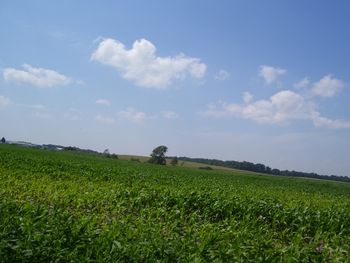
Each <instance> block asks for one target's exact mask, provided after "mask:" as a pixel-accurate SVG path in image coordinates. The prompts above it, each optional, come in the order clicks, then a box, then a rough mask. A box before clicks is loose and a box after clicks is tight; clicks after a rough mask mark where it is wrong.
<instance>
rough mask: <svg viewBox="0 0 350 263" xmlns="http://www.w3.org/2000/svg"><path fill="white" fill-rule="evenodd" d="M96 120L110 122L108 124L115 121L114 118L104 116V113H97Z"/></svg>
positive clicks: (103, 122)
mask: <svg viewBox="0 0 350 263" xmlns="http://www.w3.org/2000/svg"><path fill="white" fill-rule="evenodd" d="M95 121H97V122H99V123H102V124H108V125H110V124H113V123H115V119H114V118H111V117H107V116H103V115H97V116H96V117H95Z"/></svg>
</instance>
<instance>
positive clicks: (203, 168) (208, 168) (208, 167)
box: [198, 166, 213, 170]
mask: <svg viewBox="0 0 350 263" xmlns="http://www.w3.org/2000/svg"><path fill="white" fill-rule="evenodd" d="M198 169H202V170H213V168H211V167H210V166H201V167H198Z"/></svg>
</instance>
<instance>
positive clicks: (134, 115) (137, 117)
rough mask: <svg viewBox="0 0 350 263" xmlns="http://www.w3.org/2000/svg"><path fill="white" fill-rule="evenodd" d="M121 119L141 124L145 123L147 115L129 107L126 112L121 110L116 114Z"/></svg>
mask: <svg viewBox="0 0 350 263" xmlns="http://www.w3.org/2000/svg"><path fill="white" fill-rule="evenodd" d="M118 116H119V117H120V118H121V119H125V120H128V121H130V122H133V123H137V124H142V123H144V122H145V120H146V118H147V115H146V113H144V112H142V111H138V110H136V109H135V108H132V107H129V108H127V109H126V110H122V111H120V112H119V113H118Z"/></svg>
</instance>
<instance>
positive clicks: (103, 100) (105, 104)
mask: <svg viewBox="0 0 350 263" xmlns="http://www.w3.org/2000/svg"><path fill="white" fill-rule="evenodd" d="M95 103H96V104H99V105H103V106H111V102H110V101H109V100H106V99H98V100H96V102H95Z"/></svg>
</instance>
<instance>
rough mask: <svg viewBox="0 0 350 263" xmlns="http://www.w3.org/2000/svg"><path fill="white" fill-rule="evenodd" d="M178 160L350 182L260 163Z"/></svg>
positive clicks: (258, 171)
mask: <svg viewBox="0 0 350 263" xmlns="http://www.w3.org/2000/svg"><path fill="white" fill-rule="evenodd" d="M178 159H179V160H181V161H190V162H196V163H203V164H208V165H216V166H223V167H227V168H234V169H239V170H245V171H251V172H257V173H264V174H271V175H281V176H293V177H308V178H317V179H326V180H333V181H341V182H350V178H349V177H346V176H336V175H320V174H317V173H306V172H298V171H294V170H293V171H289V170H279V169H276V168H274V169H272V168H270V167H269V166H266V165H264V164H261V163H251V162H247V161H243V162H239V161H222V160H218V159H205V158H189V157H179V158H178Z"/></svg>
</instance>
